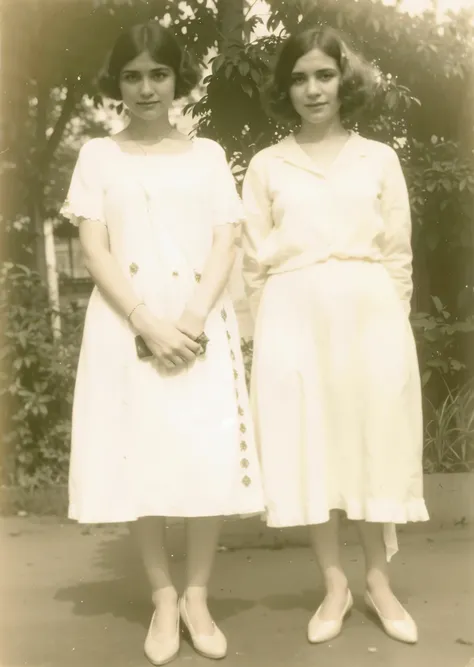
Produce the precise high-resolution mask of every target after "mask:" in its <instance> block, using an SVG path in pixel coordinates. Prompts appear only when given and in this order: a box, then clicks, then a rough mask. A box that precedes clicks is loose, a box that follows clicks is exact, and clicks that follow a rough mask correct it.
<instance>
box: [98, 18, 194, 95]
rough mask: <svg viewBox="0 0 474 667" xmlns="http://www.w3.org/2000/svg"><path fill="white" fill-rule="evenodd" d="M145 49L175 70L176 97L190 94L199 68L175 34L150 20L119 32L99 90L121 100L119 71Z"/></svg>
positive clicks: (102, 74) (156, 59) (151, 55)
mask: <svg viewBox="0 0 474 667" xmlns="http://www.w3.org/2000/svg"><path fill="white" fill-rule="evenodd" d="M144 52H146V53H148V54H149V55H150V57H151V58H152V59H153V60H155V61H156V62H157V63H160V64H162V65H167V66H168V67H170V68H171V69H172V70H173V72H174V74H175V77H176V84H175V93H174V96H175V99H178V98H180V97H185V96H186V95H189V93H190V92H191V90H192V89H193V88H194V87H195V86H196V84H197V83H198V81H199V79H200V73H199V69H198V68H197V66H196V65H195V64H194V63H193V62H192V59H191V57H190V55H189V53H188V52H187V51H184V50H183V49H182V48H181V46H180V45H179V43H178V41H177V39H176V37H175V36H174V35H173V33H172V32H171V31H170V30H168V29H167V28H164V27H163V26H162V25H161V23H159V21H148V22H147V23H141V24H138V25H135V26H133V27H132V28H130V29H128V30H124V31H123V32H122V33H120V35H119V36H118V38H117V40H116V42H115V44H114V46H113V48H112V51H111V53H110V55H109V57H108V59H107V62H106V64H105V67H104V69H103V71H102V72H101V74H100V75H99V80H98V84H99V89H100V92H101V93H102V94H103V95H105V96H106V97H109V98H111V99H113V100H117V101H119V100H121V99H122V94H121V92H120V74H121V72H122V70H123V68H124V67H125V65H127V64H128V63H129V62H130V61H131V60H133V59H134V58H136V57H137V56H139V55H140V54H141V53H144Z"/></svg>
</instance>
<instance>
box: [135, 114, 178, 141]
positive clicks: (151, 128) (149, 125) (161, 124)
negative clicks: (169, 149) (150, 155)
mask: <svg viewBox="0 0 474 667" xmlns="http://www.w3.org/2000/svg"><path fill="white" fill-rule="evenodd" d="M173 130H174V127H173V126H172V125H171V123H170V121H169V118H168V116H167V115H166V116H165V117H163V118H157V119H156V120H154V121H146V120H142V119H141V118H137V117H136V116H132V118H131V120H130V123H129V124H128V125H127V127H126V129H125V130H124V135H125V136H126V138H128V139H131V140H132V141H137V142H144V143H154V142H157V141H160V140H161V139H164V138H165V137H167V136H169V135H170V134H171V133H172V132H173Z"/></svg>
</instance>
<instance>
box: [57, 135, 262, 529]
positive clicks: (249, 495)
mask: <svg viewBox="0 0 474 667" xmlns="http://www.w3.org/2000/svg"><path fill="white" fill-rule="evenodd" d="M62 213H63V215H65V216H66V217H68V218H70V219H71V221H72V222H73V223H75V224H77V223H78V222H79V221H80V219H81V218H87V219H91V220H94V221H96V222H97V224H105V225H106V226H107V230H108V235H109V241H110V251H111V253H112V255H113V256H114V258H115V259H116V260H117V262H118V263H119V265H120V266H121V268H122V269H123V272H124V274H125V275H126V276H127V277H128V279H129V280H130V281H131V283H132V285H133V287H134V289H135V291H136V294H137V299H140V300H143V301H144V302H145V303H146V304H147V306H148V307H149V308H150V309H151V310H152V311H153V312H154V313H155V314H156V315H157V317H160V318H165V319H168V320H171V321H176V320H177V319H178V318H179V316H180V315H181V313H182V311H183V309H184V307H185V305H186V303H187V301H188V299H189V298H190V297H191V295H192V293H193V291H194V289H195V288H196V283H197V282H199V279H200V275H201V273H202V270H203V267H204V264H205V262H206V259H207V257H208V255H209V252H210V250H211V246H212V238H213V229H214V227H215V226H216V225H221V224H229V223H231V224H232V223H237V222H240V221H241V219H242V212H241V205H240V200H239V198H238V196H237V193H236V190H235V185H234V182H233V178H232V174H231V173H230V170H229V167H228V165H227V163H226V160H225V155H224V151H223V150H222V148H221V147H220V146H219V145H218V144H216V143H215V142H213V141H210V140H208V139H195V140H193V141H192V142H175V144H174V147H173V148H172V149H171V150H170V151H168V152H167V153H157V154H150V155H134V154H128V153H126V152H123V151H122V149H121V147H119V145H118V144H117V143H116V142H115V141H114V140H113V139H111V138H103V139H93V140H90V141H88V142H87V143H86V144H85V145H84V146H83V147H82V149H81V151H80V155H79V158H78V162H77V165H76V168H75V170H74V173H73V177H72V181H71V186H70V190H69V195H68V199H67V201H66V203H65V205H64V207H63V210H62ZM205 333H206V335H207V336H208V338H209V341H210V342H209V344H208V346H207V352H206V355H205V357H203V358H198V359H197V360H196V362H195V363H194V364H192V365H190V366H188V367H186V368H185V369H184V370H182V371H181V372H173V373H169V372H167V371H163V370H160V369H159V368H158V366H157V364H156V363H155V362H154V361H150V360H147V361H145V360H140V359H138V357H137V353H136V348H135V340H134V339H135V332H134V331H133V329H132V328H131V326H130V325H129V324H128V322H127V320H126V319H125V318H124V317H122V316H121V315H119V314H118V313H117V312H116V311H115V310H114V309H113V308H112V307H111V306H110V305H109V304H108V302H107V301H106V299H105V298H104V296H103V295H102V294H101V292H100V290H99V289H98V288H97V287H96V288H94V290H93V292H92V295H91V298H90V302H89V305H88V308H87V314H86V321H85V326H84V335H83V341H82V347H81V353H80V359H79V365H78V371H77V379H76V388H75V395H74V409H73V423H72V448H71V460H70V476H69V498H70V505H69V516H70V518H72V519H76V520H78V521H80V522H85V523H95V522H100V523H105V522H123V521H133V520H135V519H137V518H139V517H142V516H153V515H154V516H168V517H171V516H177V517H199V516H218V515H226V516H228V515H251V514H256V513H261V512H263V509H264V507H263V498H262V489H261V480H260V473H259V467H258V462H257V456H256V449H255V444H254V435H253V428H252V422H251V418H250V414H249V403H248V396H247V389H246V385H245V372H244V366H243V360H242V354H241V350H240V336H239V331H238V328H237V321H236V317H235V314H234V310H233V306H232V302H231V300H230V297H229V295H228V294H227V292H224V293H223V294H222V296H221V297H220V299H219V300H218V303H217V304H216V306H215V307H214V309H213V310H212V312H211V313H210V315H209V317H208V319H207V321H206V325H205Z"/></svg>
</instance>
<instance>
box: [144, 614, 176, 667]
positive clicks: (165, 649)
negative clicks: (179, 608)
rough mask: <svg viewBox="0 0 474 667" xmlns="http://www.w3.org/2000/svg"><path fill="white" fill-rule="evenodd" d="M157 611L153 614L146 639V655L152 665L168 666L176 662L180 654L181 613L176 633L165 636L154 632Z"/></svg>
mask: <svg viewBox="0 0 474 667" xmlns="http://www.w3.org/2000/svg"><path fill="white" fill-rule="evenodd" d="M155 615H156V611H155V612H153V616H152V618H151V623H150V627H149V628H148V634H147V636H146V639H145V647H144V650H145V655H146V657H147V658H148V660H149V661H150V662H151V664H152V665H167V664H168V663H169V662H171V661H172V660H174V659H175V658H176V656H177V655H178V652H179V613H178V620H177V622H176V632H174V634H172V635H165V634H162V633H158V632H156V631H155V630H154V621H155Z"/></svg>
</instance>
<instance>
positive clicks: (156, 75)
mask: <svg viewBox="0 0 474 667" xmlns="http://www.w3.org/2000/svg"><path fill="white" fill-rule="evenodd" d="M168 76H169V74H168V72H153V78H154V79H155V80H156V81H163V79H166V78H168Z"/></svg>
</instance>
